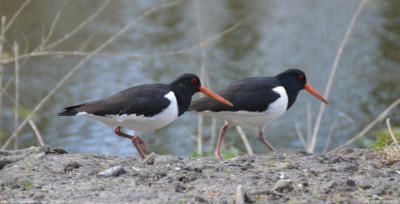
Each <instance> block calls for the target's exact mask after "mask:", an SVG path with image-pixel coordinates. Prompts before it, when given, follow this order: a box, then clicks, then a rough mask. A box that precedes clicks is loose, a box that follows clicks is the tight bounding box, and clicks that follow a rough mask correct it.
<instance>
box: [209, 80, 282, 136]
mask: <svg viewBox="0 0 400 204" xmlns="http://www.w3.org/2000/svg"><path fill="white" fill-rule="evenodd" d="M272 90H273V91H274V92H276V93H278V94H279V95H280V97H279V98H278V99H277V100H276V101H274V102H273V103H271V104H269V106H268V109H267V110H266V111H264V112H249V111H236V112H232V111H222V112H211V111H205V112H201V113H203V114H205V115H209V116H214V117H216V118H219V119H221V120H224V121H228V123H229V124H233V125H240V126H242V127H256V128H264V127H265V126H266V125H267V124H268V123H270V122H272V121H274V120H275V119H277V118H279V117H280V116H281V115H282V114H284V113H285V112H286V110H287V106H288V96H287V94H286V90H285V88H284V87H283V86H278V87H275V88H273V89H272Z"/></svg>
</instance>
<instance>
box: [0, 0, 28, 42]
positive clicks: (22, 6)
mask: <svg viewBox="0 0 400 204" xmlns="http://www.w3.org/2000/svg"><path fill="white" fill-rule="evenodd" d="M30 2H31V0H27V1H25V2H24V3H23V4H22V5H21V6H20V7H19V8H18V10H17V11H16V12H15V14H14V16H13V17H12V18H11V20H10V21H9V22H8V24H7V25H6V27H5V28H4V29H2V35H4V34H5V33H6V32H7V30H8V29H9V28H10V27H11V25H12V24H13V23H14V21H15V19H17V17H18V16H19V14H21V12H22V11H23V10H24V8H25V7H26V6H28V4H29V3H30Z"/></svg>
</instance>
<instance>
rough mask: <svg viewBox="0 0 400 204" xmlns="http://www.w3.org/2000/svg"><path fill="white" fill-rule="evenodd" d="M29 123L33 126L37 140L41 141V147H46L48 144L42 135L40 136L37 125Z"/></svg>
mask: <svg viewBox="0 0 400 204" xmlns="http://www.w3.org/2000/svg"><path fill="white" fill-rule="evenodd" d="M28 123H29V125H30V126H31V128H32V130H33V132H34V133H35V135H36V137H37V139H38V140H39V144H40V146H45V145H46V144H45V143H44V141H43V137H42V134H40V132H39V129H38V128H37V126H36V124H35V123H34V122H33V121H32V120H28Z"/></svg>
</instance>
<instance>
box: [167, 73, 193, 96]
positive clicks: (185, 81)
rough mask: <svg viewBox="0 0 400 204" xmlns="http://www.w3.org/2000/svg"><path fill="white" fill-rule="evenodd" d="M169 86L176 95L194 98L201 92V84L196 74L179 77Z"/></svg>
mask: <svg viewBox="0 0 400 204" xmlns="http://www.w3.org/2000/svg"><path fill="white" fill-rule="evenodd" d="M169 86H170V87H171V90H172V91H174V92H175V93H179V94H184V95H187V96H193V95H194V94H195V93H197V92H199V91H200V87H201V83H200V79H199V77H198V76H197V75H196V74H192V73H185V74H182V75H180V76H178V77H177V78H176V79H175V80H174V81H172V82H171V83H170V84H169Z"/></svg>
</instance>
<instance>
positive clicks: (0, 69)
mask: <svg viewBox="0 0 400 204" xmlns="http://www.w3.org/2000/svg"><path fill="white" fill-rule="evenodd" d="M5 25H6V17H5V16H2V17H1V22H0V89H1V90H3V64H4V62H3V41H4V30H5V28H4V26H5ZM2 101H3V92H2V91H0V113H1V111H2V108H3V102H2ZM0 127H1V117H0ZM0 144H1V143H0Z"/></svg>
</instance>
